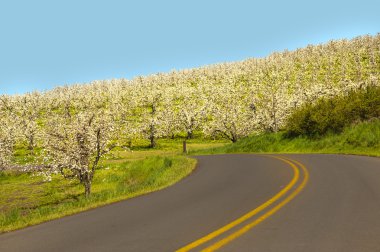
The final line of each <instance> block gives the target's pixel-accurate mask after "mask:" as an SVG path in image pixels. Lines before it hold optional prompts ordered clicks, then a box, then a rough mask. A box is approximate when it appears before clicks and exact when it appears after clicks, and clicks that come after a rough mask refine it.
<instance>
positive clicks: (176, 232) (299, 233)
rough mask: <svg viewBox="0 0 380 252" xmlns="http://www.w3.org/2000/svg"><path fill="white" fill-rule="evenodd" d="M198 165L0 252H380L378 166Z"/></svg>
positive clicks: (345, 160) (289, 158)
mask: <svg viewBox="0 0 380 252" xmlns="http://www.w3.org/2000/svg"><path fill="white" fill-rule="evenodd" d="M274 156H276V157H280V158H275V157H274ZM197 158H198V160H199V163H198V168H197V169H196V170H195V171H194V173H193V174H192V175H190V176H189V177H187V178H186V179H184V180H182V181H181V182H179V183H177V184H176V185H174V186H172V187H169V188H167V189H164V190H162V191H159V192H155V193H152V194H149V195H145V196H142V197H138V198H134V199H131V200H126V201H122V202H119V203H115V204H112V205H108V206H105V207H101V208H98V209H94V210H91V211H87V212H83V213H80V214H77V215H73V216H69V217H65V218H62V219H59V220H55V221H50V222H47V223H44V224H41V225H37V226H33V227H29V228H26V229H23V230H19V231H15V232H11V233H7V234H2V235H0V251H2V252H3V251H4V252H5V251H36V252H37V251H38V252H44V251H80V252H85V251H91V252H93V251H149V252H155V251H176V250H178V251H202V250H203V251H215V250H218V251H250V252H251V251H260V252H262V251H265V252H270V251H289V252H297V251H300V252H304V251H308V252H313V251H318V252H319V251H324V252H329V251H331V252H332V251H334V252H336V251H342V252H350V251H361V252H365V251H371V252H373V251H380V238H379V237H380V158H371V157H360V156H343V155H342V156H341V155H249V154H246V155H219V156H201V157H197Z"/></svg>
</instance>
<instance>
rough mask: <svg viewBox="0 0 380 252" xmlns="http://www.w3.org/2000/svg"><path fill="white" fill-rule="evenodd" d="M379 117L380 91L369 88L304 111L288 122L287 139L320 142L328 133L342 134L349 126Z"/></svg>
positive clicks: (294, 115)
mask: <svg viewBox="0 0 380 252" xmlns="http://www.w3.org/2000/svg"><path fill="white" fill-rule="evenodd" d="M379 117H380V87H376V86H369V87H367V88H364V89H360V90H358V91H352V92H350V93H348V94H347V95H345V96H337V97H333V98H329V99H328V98H322V99H319V100H318V101H317V102H316V103H315V104H305V105H304V106H302V107H300V108H299V109H298V110H296V111H295V112H294V113H293V114H292V115H291V116H290V117H289V118H288V120H287V123H286V126H285V130H286V136H287V137H297V136H300V135H303V136H308V137H312V138H317V137H321V136H324V135H326V134H327V133H341V132H342V131H343V129H344V128H345V127H346V126H350V125H351V124H354V123H357V122H361V121H368V120H370V119H372V118H379Z"/></svg>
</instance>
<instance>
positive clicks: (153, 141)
mask: <svg viewBox="0 0 380 252" xmlns="http://www.w3.org/2000/svg"><path fill="white" fill-rule="evenodd" d="M149 130H150V134H149V140H150V145H149V147H150V148H155V147H156V137H155V130H156V129H155V127H154V125H153V124H152V125H150V129H149Z"/></svg>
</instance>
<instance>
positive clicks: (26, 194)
mask: <svg viewBox="0 0 380 252" xmlns="http://www.w3.org/2000/svg"><path fill="white" fill-rule="evenodd" d="M225 143H226V142H225V141H202V140H190V141H188V149H189V150H199V149H202V148H210V147H218V146H222V145H224V144H225ZM158 144H159V145H158V148H157V149H154V150H151V149H147V148H144V147H136V148H134V150H116V151H113V152H112V153H110V154H109V155H108V156H107V159H105V160H104V161H103V162H102V163H101V168H100V169H99V170H97V171H96V174H95V176H94V180H93V186H92V194H91V196H90V198H88V199H86V198H85V197H84V195H83V190H84V189H83V186H82V185H81V184H79V183H78V181H76V180H65V179H63V178H62V177H61V176H59V175H56V176H55V177H54V178H53V179H52V181H51V182H45V181H44V180H43V178H42V177H40V176H35V175H33V174H26V173H17V172H9V171H8V172H0V188H1V193H0V232H7V231H11V230H15V229H19V228H23V227H26V226H29V225H33V224H38V223H41V222H44V221H47V220H51V219H55V218H59V217H62V216H66V215H70V214H74V213H78V212H81V211H84V210H88V209H91V208H95V207H98V206H102V205H105V204H109V203H112V202H117V201H120V200H124V199H128V198H132V197H135V196H138V195H143V194H146V193H149V192H153V191H156V190H160V189H162V188H165V187H167V186H170V185H172V184H174V183H176V182H178V181H179V180H181V179H182V178H184V177H185V176H187V175H189V174H190V173H191V171H192V170H193V169H194V168H195V165H196V160H194V159H191V158H189V157H187V156H184V155H181V154H182V141H181V140H160V141H159V142H158ZM18 153H23V152H22V151H19V152H18ZM17 158H18V159H19V161H20V162H21V161H22V155H21V154H20V155H18V157H17Z"/></svg>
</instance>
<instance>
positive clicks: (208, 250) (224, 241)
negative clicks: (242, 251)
mask: <svg viewBox="0 0 380 252" xmlns="http://www.w3.org/2000/svg"><path fill="white" fill-rule="evenodd" d="M289 160H291V159H289ZM291 161H292V162H294V163H296V164H298V165H299V166H300V167H301V168H302V170H303V172H304V179H303V181H302V182H301V184H300V185H299V186H298V187H297V188H296V189H295V190H294V191H293V192H292V193H291V194H290V195H289V196H288V197H286V198H285V199H284V200H283V201H281V202H280V203H279V204H278V205H276V206H275V207H273V208H272V209H271V210H269V211H268V212H266V213H265V214H263V215H262V216H260V217H259V218H258V219H256V220H254V221H253V222H251V223H249V224H247V225H246V226H244V227H243V228H241V229H239V230H238V231H236V232H234V233H233V234H231V235H229V236H227V237H226V238H224V239H222V240H220V241H218V242H216V243H214V244H213V245H211V246H209V247H207V248H206V249H204V250H202V252H212V251H215V250H217V249H219V248H221V247H223V246H225V245H226V244H227V243H230V242H231V241H233V240H235V239H236V238H238V237H239V236H241V235H243V234H244V233H246V232H248V231H249V230H250V229H252V228H253V227H255V226H256V225H258V224H259V223H261V222H263V221H264V220H265V219H267V218H269V217H270V216H271V215H273V214H274V213H276V212H277V211H278V210H280V209H281V208H282V207H283V206H285V205H286V204H287V203H289V202H290V201H291V200H292V199H294V197H296V196H297V195H298V194H299V193H300V192H301V191H302V190H303V189H304V188H305V186H306V184H307V182H308V180H309V172H308V171H307V169H306V167H305V166H304V165H303V164H301V163H300V162H297V161H295V160H291Z"/></svg>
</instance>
